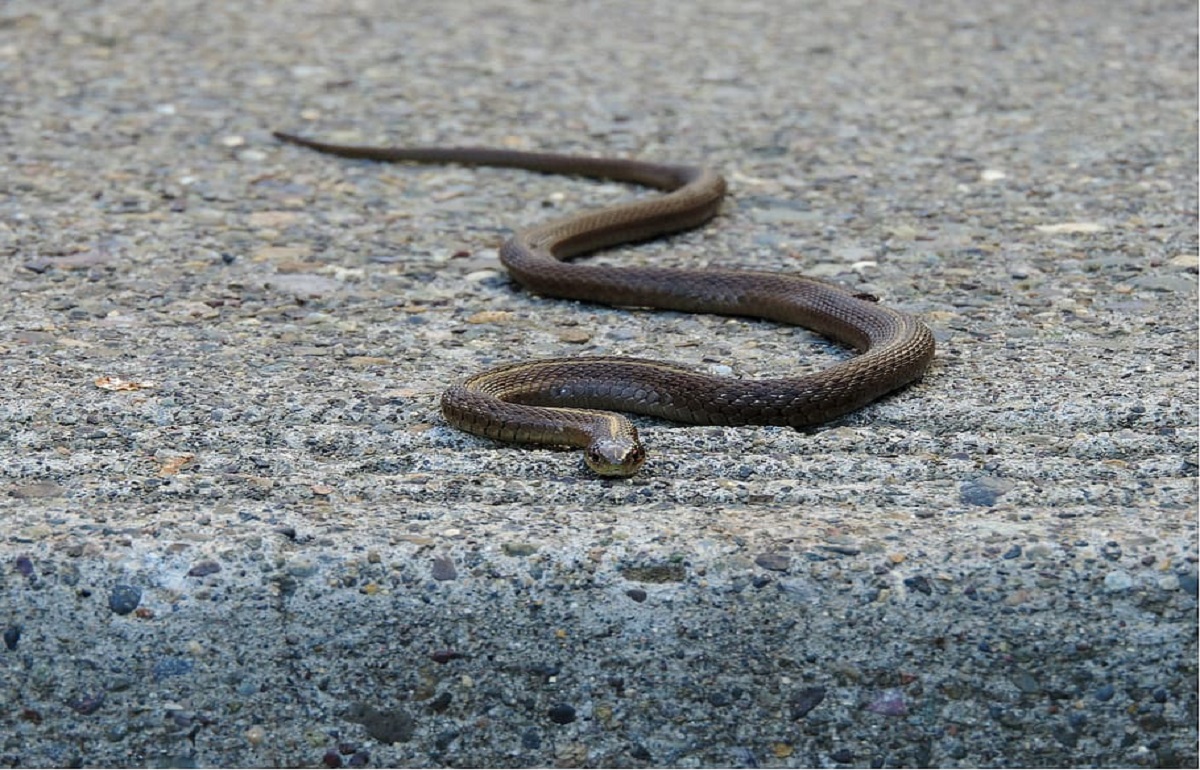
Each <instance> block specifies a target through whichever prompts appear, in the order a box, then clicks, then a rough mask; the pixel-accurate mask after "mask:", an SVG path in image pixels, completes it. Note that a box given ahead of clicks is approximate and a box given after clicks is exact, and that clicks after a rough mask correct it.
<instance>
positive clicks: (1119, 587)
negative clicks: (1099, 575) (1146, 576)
mask: <svg viewBox="0 0 1200 770" xmlns="http://www.w3.org/2000/svg"><path fill="white" fill-rule="evenodd" d="M1132 586H1133V578H1132V577H1130V575H1129V573H1128V572H1125V571H1124V570H1114V571H1113V572H1110V573H1108V574H1107V575H1105V576H1104V590H1105V591H1108V592H1109V593H1118V592H1120V591H1126V590H1128V589H1129V588H1130V587H1132Z"/></svg>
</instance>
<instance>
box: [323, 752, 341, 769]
mask: <svg viewBox="0 0 1200 770" xmlns="http://www.w3.org/2000/svg"><path fill="white" fill-rule="evenodd" d="M321 764H322V765H324V766H325V767H341V766H342V757H341V755H340V754H338V753H337V751H336V750H335V749H330V750H329V751H326V752H325V755H324V756H322V757H321Z"/></svg>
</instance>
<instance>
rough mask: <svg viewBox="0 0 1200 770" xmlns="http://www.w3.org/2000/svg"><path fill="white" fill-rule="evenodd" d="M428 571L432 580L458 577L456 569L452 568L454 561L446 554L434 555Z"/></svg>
mask: <svg viewBox="0 0 1200 770" xmlns="http://www.w3.org/2000/svg"><path fill="white" fill-rule="evenodd" d="M429 573H430V575H432V576H433V579H434V580H454V579H455V578H457V577H458V570H457V569H455V568H454V562H453V561H451V560H450V557H448V556H436V557H434V559H433V566H432V567H431V568H430V570H429Z"/></svg>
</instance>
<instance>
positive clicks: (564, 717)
mask: <svg viewBox="0 0 1200 770" xmlns="http://www.w3.org/2000/svg"><path fill="white" fill-rule="evenodd" d="M548 713H549V715H550V721H551V722H554V723H555V724H558V725H566V724H570V723H571V722H574V721H575V707H574V706H570V705H568V704H566V703H559V704H558V705H556V706H551V707H550V710H549V712H548Z"/></svg>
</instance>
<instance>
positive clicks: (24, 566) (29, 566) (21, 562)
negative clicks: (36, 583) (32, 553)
mask: <svg viewBox="0 0 1200 770" xmlns="http://www.w3.org/2000/svg"><path fill="white" fill-rule="evenodd" d="M13 569H14V570H16V572H17V573H18V574H19V575H21V577H26V578H30V577H33V561H32V560H31V559H30V558H29V557H28V556H26V555H24V554H21V555H20V556H18V557H17V558H16V559H15V560H14V561H13Z"/></svg>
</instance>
